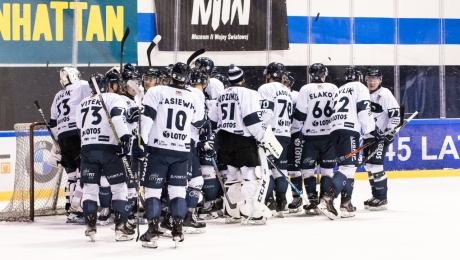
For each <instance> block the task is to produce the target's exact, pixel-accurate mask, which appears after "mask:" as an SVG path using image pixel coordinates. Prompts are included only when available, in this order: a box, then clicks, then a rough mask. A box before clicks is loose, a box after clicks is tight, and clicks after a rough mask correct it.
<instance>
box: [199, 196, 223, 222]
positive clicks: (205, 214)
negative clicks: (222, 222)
mask: <svg viewBox="0 0 460 260" xmlns="http://www.w3.org/2000/svg"><path fill="white" fill-rule="evenodd" d="M217 211H218V208H217V205H216V203H215V201H214V200H213V201H206V202H205V203H204V205H203V207H202V208H200V210H198V218H199V219H201V220H209V219H216V218H218V217H219V214H218V213H217Z"/></svg>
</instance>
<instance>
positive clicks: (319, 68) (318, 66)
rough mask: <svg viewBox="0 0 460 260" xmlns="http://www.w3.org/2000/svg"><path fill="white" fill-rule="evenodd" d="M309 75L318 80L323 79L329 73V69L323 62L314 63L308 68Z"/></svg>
mask: <svg viewBox="0 0 460 260" xmlns="http://www.w3.org/2000/svg"><path fill="white" fill-rule="evenodd" d="M308 75H310V77H311V78H312V79H313V80H314V81H316V82H318V81H321V82H322V81H323V80H322V78H323V77H324V76H327V75H328V70H327V68H326V66H324V65H323V64H322V63H313V64H312V65H311V66H310V68H308Z"/></svg>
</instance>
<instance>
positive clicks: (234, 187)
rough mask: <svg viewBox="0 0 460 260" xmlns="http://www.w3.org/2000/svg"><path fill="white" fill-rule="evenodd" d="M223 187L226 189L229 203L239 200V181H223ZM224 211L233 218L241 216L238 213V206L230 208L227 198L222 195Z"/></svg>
mask: <svg viewBox="0 0 460 260" xmlns="http://www.w3.org/2000/svg"><path fill="white" fill-rule="evenodd" d="M225 187H226V189H227V195H228V197H229V199H230V202H231V203H237V202H238V201H240V195H241V183H240V182H236V183H231V184H230V183H228V181H227V182H226V183H225ZM224 211H226V212H227V214H228V215H229V216H230V217H231V218H234V219H239V218H240V217H241V215H240V209H239V206H237V207H236V208H234V209H231V208H230V206H229V204H228V201H227V198H226V197H225V196H224Z"/></svg>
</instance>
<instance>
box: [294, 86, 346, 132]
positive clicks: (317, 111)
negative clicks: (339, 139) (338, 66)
mask: <svg viewBox="0 0 460 260" xmlns="http://www.w3.org/2000/svg"><path fill="white" fill-rule="evenodd" d="M336 91H337V86H336V85H334V84H331V83H310V84H307V85H305V86H303V87H302V88H301V89H300V92H299V96H298V98H297V104H296V109H295V112H294V116H293V122H292V133H296V132H298V131H302V134H303V135H308V136H319V135H328V134H330V132H331V124H330V122H331V116H332V106H333V103H332V97H333V95H334V94H335V93H336Z"/></svg>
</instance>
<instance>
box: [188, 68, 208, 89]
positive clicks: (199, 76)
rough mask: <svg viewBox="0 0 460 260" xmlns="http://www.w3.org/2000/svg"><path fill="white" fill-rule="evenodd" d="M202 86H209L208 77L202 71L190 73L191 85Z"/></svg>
mask: <svg viewBox="0 0 460 260" xmlns="http://www.w3.org/2000/svg"><path fill="white" fill-rule="evenodd" d="M196 84H202V85H204V86H205V87H206V86H207V85H208V75H207V74H206V73H204V72H203V71H201V70H193V71H192V73H190V85H192V86H193V85H196Z"/></svg>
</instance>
